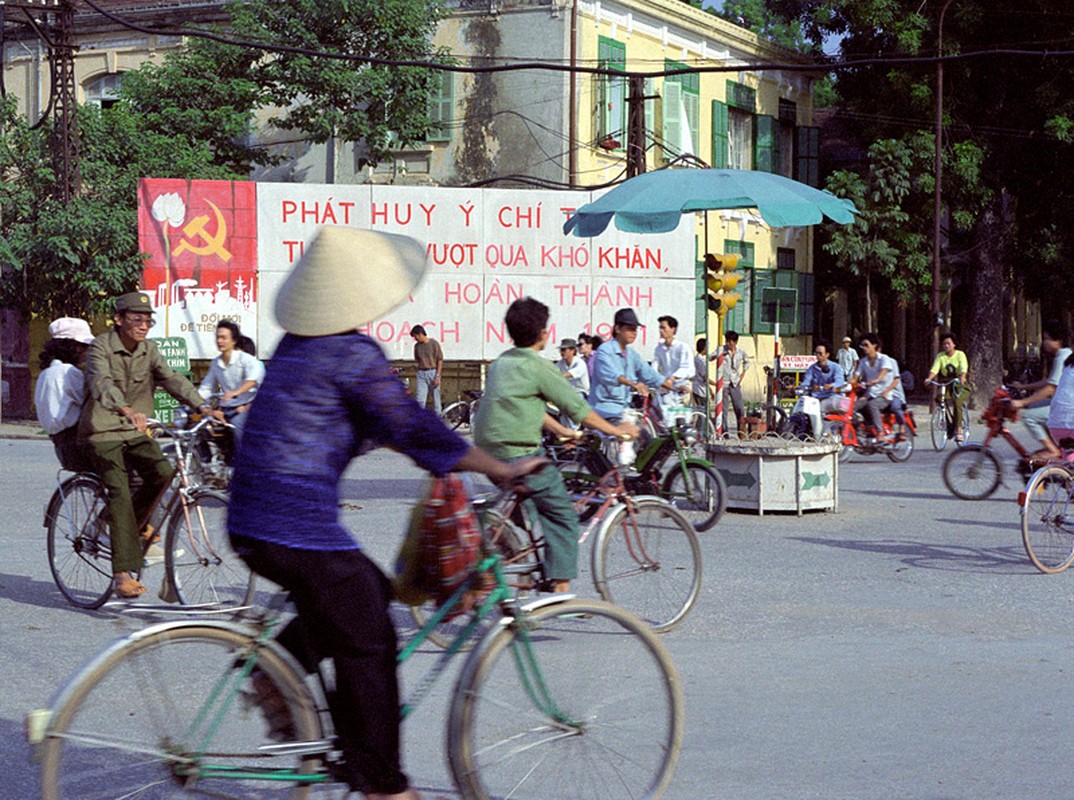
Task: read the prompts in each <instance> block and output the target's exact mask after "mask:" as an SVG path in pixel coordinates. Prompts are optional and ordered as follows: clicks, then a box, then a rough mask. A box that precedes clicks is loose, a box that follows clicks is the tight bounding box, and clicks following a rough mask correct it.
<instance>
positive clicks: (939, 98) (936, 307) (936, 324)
mask: <svg viewBox="0 0 1074 800" xmlns="http://www.w3.org/2000/svg"><path fill="white" fill-rule="evenodd" d="M953 2H954V0H947V2H946V3H944V7H943V9H942V10H941V11H940V20H939V24H938V25H937V26H936V56H937V58H936V125H935V130H934V136H935V142H934V152H933V164H932V171H933V177H934V179H935V181H936V183H935V191H934V192H933V198H932V217H933V220H932V225H933V228H932V303H931V305H932V352H933V353H938V352H940V328H941V327H943V326H944V324H945V322H946V324H947V325H948V326H949V325H950V321H949V320H946V321H945V320H944V316H943V309H942V308H940V238H941V232H942V231H941V228H942V226H941V224H940V222H941V220H940V215H941V213H942V211H943V191H942V188H941V186H942V181H943V61H942V60H941V58H942V57H943V17H944V14H946V13H947V9H948V7H949V6H950V5H951V3H953Z"/></svg>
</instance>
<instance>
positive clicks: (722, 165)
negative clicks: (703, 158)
mask: <svg viewBox="0 0 1074 800" xmlns="http://www.w3.org/2000/svg"><path fill="white" fill-rule="evenodd" d="M712 168H713V169H726V168H727V103H721V102H720V101H719V100H713V101H712Z"/></svg>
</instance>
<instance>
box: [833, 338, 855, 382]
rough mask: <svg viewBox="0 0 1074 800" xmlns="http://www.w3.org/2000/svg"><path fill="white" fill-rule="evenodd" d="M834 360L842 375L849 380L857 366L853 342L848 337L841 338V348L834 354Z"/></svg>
mask: <svg viewBox="0 0 1074 800" xmlns="http://www.w3.org/2000/svg"><path fill="white" fill-rule="evenodd" d="M835 360H836V361H837V362H838V364H839V366H840V367H842V369H843V375H844V376H846V377H847V378H849V377H850V376H851V375H853V374H854V370H855V369H857V366H858V354H857V352H856V351H855V350H854V340H853V339H851V338H850V337H849V336H844V337H843V346H842V347H840V348H839V352H838V353H836V356H835Z"/></svg>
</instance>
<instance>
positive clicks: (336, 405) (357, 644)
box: [228, 228, 541, 800]
mask: <svg viewBox="0 0 1074 800" xmlns="http://www.w3.org/2000/svg"><path fill="white" fill-rule="evenodd" d="M425 264H426V258H425V248H424V247H423V246H422V245H421V244H419V243H418V242H416V241H414V240H413V239H409V238H407V237H404V236H398V235H395V234H388V233H377V232H372V231H362V230H356V229H352V228H323V229H321V231H320V232H319V233H318V234H317V235H316V237H315V238H314V239H313V240H312V241H311V242H310V243H309V244H308V245H307V247H306V249H305V254H304V255H303V257H302V259H301V260H300V261H299V262H298V264H296V265H295V268H294V269H293V270H292V272H291V274H290V275H289V276H288V277H287V280H286V281H285V282H284V284H283V286H282V287H281V288H280V292H279V295H278V296H277V298H276V318H277V320H278V321H279V323H280V326H281V327H282V328H283V329H284V330H285V331H287V334H286V335H285V336H284V337H283V339H282V340H281V341H280V344H279V346H278V347H277V348H276V352H275V353H274V354H273V356H272V360H271V361H270V362H269V365H268V369H267V372H266V376H265V380H264V383H263V384H262V385H261V388H260V390H259V391H258V395H257V402H256V403H254V404H253V405H252V406H251V408H250V411H249V412H248V418H247V421H246V431H245V434H244V436H243V440H242V443H241V445H240V447H239V451H238V453H237V455H236V460H235V470H234V474H233V476H232V483H231V503H230V509H229V514H228V529H229V532H230V534H231V541H232V544H233V546H234V547H235V550H236V552H237V553H238V554H239V555H240V556H241V557H242V558H243V559H244V560H245V561H246V563H247V564H248V565H249V566H250V568H251V569H253V571H254V572H256V573H258V574H260V575H264V576H265V577H267V578H268V579H269V580H272V581H274V582H276V583H278V584H280V585H281V586H283V587H284V588H285V589H287V590H288V591H289V592H290V593H291V597H292V599H293V600H294V602H295V604H296V606H297V609H298V617H297V618H296V619H295V621H294V622H292V623H291V624H290V625H289V626H288V627H287V628H286V629H285V630H284V631H283V632H282V633H281V634H280V640H281V642H283V643H284V644H285V645H287V646H289V647H291V649H292V650H293V651H294V652H296V655H299V660H300V661H302V662H303V663H306V664H310V663H316V661H318V660H320V659H322V658H331V659H333V661H334V664H335V671H336V694H335V697H334V698H333V704H332V705H333V708H332V712H333V713H332V717H333V721H334V723H335V727H336V733H337V734H338V736H339V741H340V749H341V750H342V751H343V776H342V777H343V778H344V779H345V780H346V781H347V782H348V783H349V784H350V786H351V788H353V789H354V790H355V791H358V792H362V793H363V794H365V796H366V797H369V798H408V800H414V799H415V798H417V797H418V795H417V792H415V791H414V790H413V789H412V788H410V786H409V782H408V780H407V777H406V775H405V774H404V772H403V771H402V767H401V763H400V757H399V690H398V684H397V680H396V674H395V664H396V661H395V656H396V638H395V631H394V629H393V627H392V623H391V620H390V618H389V616H388V603H389V600H390V597H391V590H390V587H389V583H388V580H387V578H386V577H385V576H384V574H383V573H381V571H380V570H379V569H378V568H377V566H376V565H375V564H374V563H373V562H372V561H371V560H370V559H369V558H368V557H366V555H365V554H364V553H363V552H362V549H361V547H360V545H359V544H358V542H357V541H356V540H355V539H354V538H353V537H352V536H351V534H350V533H349V532H348V531H347V530H346V529H345V528H344V527H343V526H342V525H341V524H340V521H339V512H338V501H339V481H340V478H341V476H342V474H343V471H344V470H345V469H346V468H347V465H348V464H349V463H350V461H351V459H353V458H355V457H356V456H358V455H360V454H362V453H364V452H367V451H368V450H370V449H373V448H374V447H378V446H390V447H392V448H394V449H396V450H398V451H400V452H402V453H405V454H406V455H408V456H410V457H411V458H412V459H413V460H414V461H415V462H416V463H417V464H418V466H420V467H422V468H423V469H426V470H428V471H429V472H432V473H433V474H436V475H441V474H444V473H446V472H449V471H452V470H473V471H476V472H482V473H484V474H485V475H487V476H488V477H490V478H491V479H492V480H494V481H496V482H498V483H507V482H510V481H512V480H514V479H515V478H516V477H518V476H520V475H524V474H526V473H528V472H530V471H531V470H532V469H533V468H534V467H535V466H537V464H539V463H541V460H539V459H530V460H529V461H527V462H515V463H513V464H510V465H509V464H505V463H503V462H500V461H498V460H496V459H494V458H492V457H491V456H489V455H488V454H487V453H485V452H483V451H481V450H479V449H478V448H475V447H473V446H471V445H470V444H468V443H467V442H466V441H465V440H463V439H461V438H460V437H459V436H457V435H456V434H455V433H453V432H452V431H450V430H448V429H447V428H446V427H445V426H444V425H443V423H441V422H440V420H439V419H438V418H437V417H436V415H435V414H434V413H433V412H432V411H429V410H427V409H423V408H420V407H419V406H418V404H417V402H415V401H414V400H413V399H412V398H411V397H410V396H409V395H407V393H406V391H405V389H404V387H403V386H402V385H401V384H400V382H399V379H398V378H397V377H396V376H395V375H394V374H392V372H391V366H390V364H389V362H388V360H387V359H386V358H385V356H384V354H383V352H381V349H380V347H379V345H378V344H377V343H376V342H375V341H374V340H373V339H371V338H370V337H368V336H366V335H365V334H362V333H359V332H358V330H357V328H358V327H359V326H360V325H364V324H365V323H367V322H371V321H372V320H374V319H376V318H378V317H379V316H381V315H383V314H385V313H387V312H388V311H390V310H391V309H393V308H394V307H395V306H397V305H399V304H400V303H401V302H403V301H404V300H405V299H406V298H407V297H408V296H409V295H410V293H411V292H412V291H413V289H414V287H415V286H417V284H418V282H419V281H420V280H421V277H422V274H423V272H424V271H425ZM306 642H308V643H310V644H311V645H312V646H313V649H314V651H315V652H314V653H313V654H312V658H313V659H314V660H313V661H312V662H311V660H310V656H311V654H309V653H308V652H302V651H303V650H304V649H305V648H303V647H302V645H303V644H304V643H306ZM251 683H252V687H253V689H254V691H259V692H262V693H267V694H268V695H269V696H267V697H262V698H261V700H262V708H265V709H272V708H274V707H275V708H279V707H281V704H280V703H279V699H278V698H274V697H272V696H271V694H272V691H273V687H272V685H271V682H269V681H264V680H260V681H259V680H257V675H256V673H255V675H253V676H251ZM274 700H275V701H276V702H275V704H274V702H273V701H274ZM283 707H284V708H286V706H285V705H284V706H283ZM269 723H270V727H271V729H272V732H275V733H279V734H281V735H286V732H287V725H288V720H287V719H282V718H280V716H279V715H278V714H275V715H271V718H270V720H269Z"/></svg>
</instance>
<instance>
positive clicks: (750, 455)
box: [705, 436, 840, 515]
mask: <svg viewBox="0 0 1074 800" xmlns="http://www.w3.org/2000/svg"><path fill="white" fill-rule="evenodd" d="M839 450H840V445H839V443H838V442H826V441H824V442H814V441H801V440H799V439H785V438H781V437H777V436H767V437H762V438H759V439H744V438H743V439H739V438H731V439H724V440H721V441H719V442H716V443H709V444H706V446H705V455H706V457H707V458H708V460H709V461H710V462H712V464H713V466H714V467H716V469H717V470H718V471H719V473H720V475H721V476H722V477H723V480H724V483H725V484H726V485H727V507H728V508H731V509H737V510H742V511H756V512H757V513H758V514H761V515H763V514H764V513H765V512H766V511H794V512H796V513H798V514H799V515H800V514H802V512H804V511H838V510H839Z"/></svg>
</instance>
